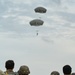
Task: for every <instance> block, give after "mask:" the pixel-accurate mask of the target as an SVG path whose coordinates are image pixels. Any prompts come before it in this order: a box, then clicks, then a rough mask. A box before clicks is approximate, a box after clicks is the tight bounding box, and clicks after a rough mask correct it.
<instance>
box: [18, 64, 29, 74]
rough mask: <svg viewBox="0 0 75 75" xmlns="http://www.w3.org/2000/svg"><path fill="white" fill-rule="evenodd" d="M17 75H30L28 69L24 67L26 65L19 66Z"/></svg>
mask: <svg viewBox="0 0 75 75" xmlns="http://www.w3.org/2000/svg"><path fill="white" fill-rule="evenodd" d="M18 74H19V75H28V74H30V70H29V67H28V66H26V65H22V66H20V68H19V70H18Z"/></svg>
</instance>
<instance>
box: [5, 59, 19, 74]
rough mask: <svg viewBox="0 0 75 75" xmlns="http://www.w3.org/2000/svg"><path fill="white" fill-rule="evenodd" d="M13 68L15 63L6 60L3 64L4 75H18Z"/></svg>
mask: <svg viewBox="0 0 75 75" xmlns="http://www.w3.org/2000/svg"><path fill="white" fill-rule="evenodd" d="M14 66H15V63H14V61H13V60H7V61H6V62H5V68H6V71H5V72H4V73H5V75H18V73H16V72H14V71H13V69H14Z"/></svg>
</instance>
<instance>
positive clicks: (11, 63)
mask: <svg viewBox="0 0 75 75" xmlns="http://www.w3.org/2000/svg"><path fill="white" fill-rule="evenodd" d="M14 65H15V63H14V61H13V60H7V61H6V62H5V68H6V69H13V68H14Z"/></svg>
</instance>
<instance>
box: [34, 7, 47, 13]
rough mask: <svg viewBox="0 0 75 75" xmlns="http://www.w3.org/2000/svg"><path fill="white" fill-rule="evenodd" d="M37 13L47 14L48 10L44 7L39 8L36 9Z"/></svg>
mask: <svg viewBox="0 0 75 75" xmlns="http://www.w3.org/2000/svg"><path fill="white" fill-rule="evenodd" d="M34 11H35V12H36V13H46V11H47V10H46V9H45V8H44V7H37V8H35V9H34Z"/></svg>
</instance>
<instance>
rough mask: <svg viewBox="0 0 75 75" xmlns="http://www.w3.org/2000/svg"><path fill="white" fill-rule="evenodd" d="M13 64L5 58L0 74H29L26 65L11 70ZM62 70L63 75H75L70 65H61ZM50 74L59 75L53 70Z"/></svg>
mask: <svg viewBox="0 0 75 75" xmlns="http://www.w3.org/2000/svg"><path fill="white" fill-rule="evenodd" d="M14 65H15V63H14V61H13V60H7V61H6V62H5V68H6V71H5V72H3V71H1V70H0V75H29V74H30V70H29V67H28V66H26V65H22V66H20V68H19V70H18V71H17V72H14V71H13V69H14ZM62 71H63V74H64V75H75V73H72V68H71V66H70V65H65V66H63V68H62ZM50 75H60V73H59V72H58V71H53V72H51V74H50Z"/></svg>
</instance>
